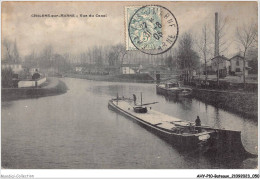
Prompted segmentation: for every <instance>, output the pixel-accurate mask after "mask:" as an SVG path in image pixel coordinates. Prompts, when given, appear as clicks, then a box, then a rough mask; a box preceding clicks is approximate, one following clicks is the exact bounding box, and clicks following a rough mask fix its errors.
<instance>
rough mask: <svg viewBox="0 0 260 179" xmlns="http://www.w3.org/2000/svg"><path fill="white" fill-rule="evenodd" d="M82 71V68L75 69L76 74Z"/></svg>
mask: <svg viewBox="0 0 260 179" xmlns="http://www.w3.org/2000/svg"><path fill="white" fill-rule="evenodd" d="M82 70H83V67H80V66H76V67H75V71H76V72H82Z"/></svg>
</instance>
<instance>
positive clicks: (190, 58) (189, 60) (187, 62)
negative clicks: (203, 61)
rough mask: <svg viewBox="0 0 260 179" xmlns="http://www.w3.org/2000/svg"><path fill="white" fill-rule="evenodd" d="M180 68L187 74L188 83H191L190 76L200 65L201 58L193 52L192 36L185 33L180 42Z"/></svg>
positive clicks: (178, 56) (178, 57)
mask: <svg viewBox="0 0 260 179" xmlns="http://www.w3.org/2000/svg"><path fill="white" fill-rule="evenodd" d="M177 54H178V55H177V60H178V65H179V67H180V68H181V69H182V70H183V71H184V72H185V76H186V79H185V80H186V81H190V74H191V73H192V70H193V69H195V68H196V67H197V66H198V64H199V56H198V54H197V52H195V51H194V50H193V39H192V36H191V34H189V33H185V34H184V35H183V36H182V37H181V39H180V41H179V47H178V52H177Z"/></svg>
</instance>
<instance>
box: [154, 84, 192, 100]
mask: <svg viewBox="0 0 260 179" xmlns="http://www.w3.org/2000/svg"><path fill="white" fill-rule="evenodd" d="M156 93H157V94H162V95H166V96H174V97H188V96H191V94H192V89H191V88H186V87H181V86H180V84H179V83H165V84H157V85H156Z"/></svg>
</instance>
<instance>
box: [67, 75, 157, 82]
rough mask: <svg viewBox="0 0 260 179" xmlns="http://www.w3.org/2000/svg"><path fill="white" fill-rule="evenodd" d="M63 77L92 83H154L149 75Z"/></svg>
mask: <svg viewBox="0 0 260 179" xmlns="http://www.w3.org/2000/svg"><path fill="white" fill-rule="evenodd" d="M64 76H66V77H69V78H78V79H87V80H94V81H110V82H129V83H130V82H131V83H154V82H155V80H154V79H153V78H152V77H151V76H150V75H149V74H119V75H90V74H75V73H68V74H65V75H64Z"/></svg>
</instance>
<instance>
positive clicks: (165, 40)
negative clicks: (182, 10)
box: [126, 5, 179, 55]
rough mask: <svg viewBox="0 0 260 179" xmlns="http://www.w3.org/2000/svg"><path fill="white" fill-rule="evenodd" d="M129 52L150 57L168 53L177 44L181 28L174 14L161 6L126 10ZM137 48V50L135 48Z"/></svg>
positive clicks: (128, 8)
mask: <svg viewBox="0 0 260 179" xmlns="http://www.w3.org/2000/svg"><path fill="white" fill-rule="evenodd" d="M126 13H127V15H126V17H127V21H126V26H127V29H128V32H126V33H128V34H126V43H127V44H126V47H127V50H136V49H137V50H140V51H142V52H143V53H146V54H150V55H157V54H162V53H164V52H166V51H168V50H169V49H170V48H171V47H172V46H173V45H174V44H175V42H176V40H177V37H178V33H179V28H178V23H177V20H176V18H175V16H174V15H173V13H172V12H171V11H170V10H168V9H167V8H165V7H163V6H159V5H151V6H143V7H140V8H138V7H127V8H126ZM133 47H135V48H133Z"/></svg>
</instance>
